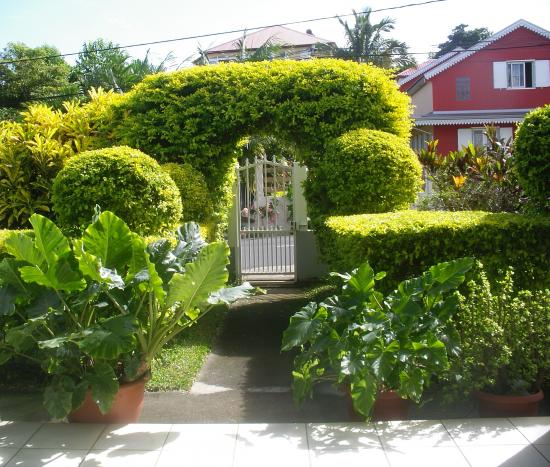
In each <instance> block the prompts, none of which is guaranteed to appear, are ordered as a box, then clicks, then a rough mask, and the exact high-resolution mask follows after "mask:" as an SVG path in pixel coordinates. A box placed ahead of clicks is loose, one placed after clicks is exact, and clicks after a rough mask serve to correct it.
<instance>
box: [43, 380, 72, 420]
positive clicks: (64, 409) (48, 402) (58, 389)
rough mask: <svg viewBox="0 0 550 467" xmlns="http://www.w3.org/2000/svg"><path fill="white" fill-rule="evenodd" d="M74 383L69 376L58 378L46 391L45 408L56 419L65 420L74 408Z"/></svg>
mask: <svg viewBox="0 0 550 467" xmlns="http://www.w3.org/2000/svg"><path fill="white" fill-rule="evenodd" d="M73 389H74V383H73V381H72V380H71V379H70V378H69V377H67V376H61V377H56V378H54V379H53V380H52V382H51V383H50V384H49V385H48V386H46V389H45V390H44V407H46V410H47V411H48V412H49V414H50V415H51V416H52V417H53V418H55V419H62V418H65V417H66V416H67V415H68V414H69V413H70V412H71V410H72V408H73V403H72V400H73Z"/></svg>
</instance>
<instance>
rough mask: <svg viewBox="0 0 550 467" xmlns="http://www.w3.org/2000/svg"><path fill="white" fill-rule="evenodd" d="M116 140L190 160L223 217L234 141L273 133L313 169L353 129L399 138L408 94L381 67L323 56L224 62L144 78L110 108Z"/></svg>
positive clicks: (165, 157) (162, 156)
mask: <svg viewBox="0 0 550 467" xmlns="http://www.w3.org/2000/svg"><path fill="white" fill-rule="evenodd" d="M112 118H113V125H112V136H113V138H114V139H115V140H116V141H118V142H120V143H121V144H127V145H129V146H132V147H136V148H139V149H141V150H143V151H145V152H146V153H148V154H151V155H152V156H153V157H155V158H156V159H157V160H160V161H162V162H179V163H181V162H188V163H190V164H191V165H193V167H194V168H196V169H198V170H199V171H200V172H201V173H202V174H203V175H204V176H205V179H206V182H207V184H208V186H209V189H210V190H211V193H212V199H213V201H214V208H215V213H214V215H215V219H216V222H217V223H218V224H219V223H220V222H223V220H224V219H225V216H226V213H227V210H228V207H229V203H230V200H231V190H230V188H231V185H230V182H231V181H232V178H233V167H234V161H235V149H236V146H237V143H238V141H239V140H240V139H241V138H242V137H243V136H246V135H251V134H255V133H264V134H271V135H274V136H276V137H277V138H279V139H280V140H282V141H286V142H291V143H293V144H295V145H296V147H297V150H298V151H297V152H298V157H299V158H300V160H301V161H302V162H305V163H306V165H308V166H310V167H313V166H314V165H315V163H316V162H317V161H318V160H320V159H322V157H323V154H324V150H325V148H326V145H327V143H328V142H329V141H330V140H331V139H333V138H335V137H338V136H340V135H341V134H343V133H344V132H347V131H349V130H351V129H356V128H370V129H379V130H383V131H387V132H389V133H393V134H395V135H398V136H401V137H407V136H408V135H409V130H410V119H409V98H408V97H407V96H406V95H405V94H403V93H400V92H399V91H398V88H397V86H396V84H395V82H394V81H393V80H392V79H391V78H390V76H389V74H388V72H387V71H385V70H382V69H379V68H376V67H374V66H370V65H366V64H358V63H354V62H349V61H341V60H333V59H325V60H310V61H301V62H297V61H272V62H256V63H244V64H220V65H214V66H207V67H194V68H191V69H188V70H183V71H179V72H174V73H163V74H159V75H155V76H151V77H148V78H146V79H145V80H144V81H143V82H142V83H140V84H138V85H137V86H136V87H135V88H134V89H133V90H132V91H130V92H129V93H127V94H126V95H124V96H123V98H122V99H121V100H120V102H119V103H117V104H116V105H115V106H114V108H113V115H112Z"/></svg>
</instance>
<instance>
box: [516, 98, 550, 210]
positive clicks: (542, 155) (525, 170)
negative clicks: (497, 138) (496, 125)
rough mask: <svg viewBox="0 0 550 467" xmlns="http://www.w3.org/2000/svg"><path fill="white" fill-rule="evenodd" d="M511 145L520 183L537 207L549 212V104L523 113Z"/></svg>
mask: <svg viewBox="0 0 550 467" xmlns="http://www.w3.org/2000/svg"><path fill="white" fill-rule="evenodd" d="M514 148H515V155H516V163H515V170H516V172H517V175H518V178H519V182H520V184H521V186H522V187H523V189H524V190H525V192H526V193H527V195H528V196H529V197H530V198H531V200H532V201H533V203H534V204H535V205H536V206H538V208H539V209H542V210H543V211H546V212H550V104H547V105H545V106H544V107H541V108H538V109H535V110H533V111H532V112H530V113H528V114H527V115H526V116H525V120H524V121H523V122H522V123H521V124H520V126H519V128H518V131H517V133H516V141H515V143H514Z"/></svg>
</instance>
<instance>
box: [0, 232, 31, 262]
mask: <svg viewBox="0 0 550 467" xmlns="http://www.w3.org/2000/svg"><path fill="white" fill-rule="evenodd" d="M30 232H31V230H7V229H6V230H0V259H1V258H2V257H4V255H5V254H6V253H7V251H6V249H5V247H4V244H5V243H6V240H7V239H8V238H9V237H11V236H12V235H15V234H18V233H30Z"/></svg>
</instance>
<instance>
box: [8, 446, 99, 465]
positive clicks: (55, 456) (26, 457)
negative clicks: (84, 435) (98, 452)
mask: <svg viewBox="0 0 550 467" xmlns="http://www.w3.org/2000/svg"><path fill="white" fill-rule="evenodd" d="M87 452H88V451H87V450H80V451H77V450H75V451H72V450H71V451H68V450H64V449H26V448H25V449H21V450H20V451H19V452H18V453H17V454H16V455H15V457H13V458H12V459H11V460H10V461H9V462H8V463H7V464H6V467H46V466H47V467H78V466H79V465H80V463H81V462H82V460H83V459H84V456H85V455H86V453H87Z"/></svg>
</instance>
